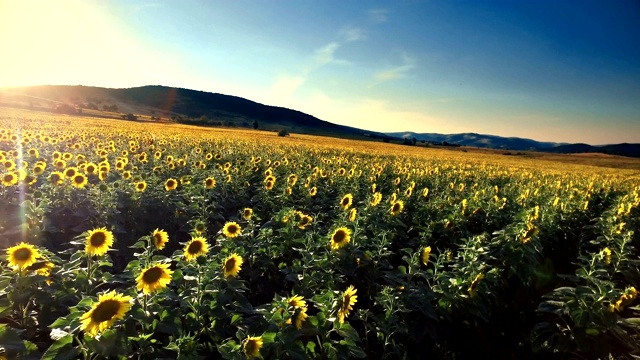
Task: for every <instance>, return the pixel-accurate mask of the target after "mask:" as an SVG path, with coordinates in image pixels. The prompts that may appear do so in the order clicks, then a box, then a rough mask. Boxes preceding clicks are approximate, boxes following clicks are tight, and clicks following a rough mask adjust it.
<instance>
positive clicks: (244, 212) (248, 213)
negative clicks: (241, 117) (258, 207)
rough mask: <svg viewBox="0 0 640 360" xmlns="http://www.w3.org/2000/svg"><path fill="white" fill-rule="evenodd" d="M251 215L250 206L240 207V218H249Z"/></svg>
mask: <svg viewBox="0 0 640 360" xmlns="http://www.w3.org/2000/svg"><path fill="white" fill-rule="evenodd" d="M252 216H253V209H251V208H244V209H242V218H243V219H245V220H250V219H251V217H252Z"/></svg>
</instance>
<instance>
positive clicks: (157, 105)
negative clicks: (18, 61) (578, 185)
mask: <svg viewBox="0 0 640 360" xmlns="http://www.w3.org/2000/svg"><path fill="white" fill-rule="evenodd" d="M0 106H14V107H24V108H30V109H34V110H44V111H61V112H72V113H78V112H82V114H85V115H90V116H100V117H114V118H119V117H123V118H126V114H128V115H131V117H130V118H136V117H140V116H142V117H145V118H146V119H151V120H155V121H176V122H181V123H187V124H193V125H201V126H232V127H248V128H253V127H256V126H257V127H258V128H259V129H264V130H276V131H278V130H287V131H289V132H294V133H302V134H311V135H324V136H335V137H343V138H353V139H377V140H383V141H385V142H393V143H404V144H414V141H413V139H414V138H415V143H418V142H420V143H421V144H422V143H425V144H427V143H429V144H433V145H443V146H473V147H481V148H491V149H504V150H515V151H544V152H555V153H596V152H597V153H605V154H612V155H623V156H633V157H640V144H616V145H604V146H592V145H587V144H567V143H551V142H539V141H535V140H531V139H523V138H517V137H501V136H494V135H482V134H475V133H464V134H451V135H443V134H434V133H422V134H419V133H414V132H391V133H380V132H375V131H368V130H363V129H358V128H354V127H349V126H344V125H338V124H334V123H331V122H328V121H325V120H321V119H318V118H316V117H314V116H312V115H309V114H305V113H303V112H300V111H297V110H292V109H287V108H283V107H277V106H269V105H264V104H260V103H257V102H254V101H251V100H247V99H244V98H241V97H237V96H231V95H224V94H218V93H210V92H204V91H197V90H189V89H182V88H174V87H167V86H159V85H153V86H142V87H134V88H127V89H110V88H101V87H92V86H80V85H78V86H66V85H47V86H29V87H16V88H5V89H0Z"/></svg>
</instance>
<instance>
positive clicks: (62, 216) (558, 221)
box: [0, 109, 640, 359]
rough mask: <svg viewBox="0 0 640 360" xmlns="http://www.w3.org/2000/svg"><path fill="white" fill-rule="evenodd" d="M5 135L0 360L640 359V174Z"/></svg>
mask: <svg viewBox="0 0 640 360" xmlns="http://www.w3.org/2000/svg"><path fill="white" fill-rule="evenodd" d="M0 124H1V127H0V164H1V165H2V166H0V179H1V182H2V183H1V185H0V234H1V235H0V251H1V253H0V267H1V268H0V359H16V358H21V359H30V358H34V359H39V358H43V359H75V358H80V359H97V358H113V359H120V358H123V359H124V358H138V359H160V358H166V359H169V358H171V359H197V358H209V357H216V358H219V357H222V358H226V359H244V358H274V359H304V358H316V359H347V358H364V357H369V358H387V359H396V358H398V359H399V358H407V359H422V358H424V357H425V356H427V355H426V354H428V356H430V357H435V358H451V359H453V358H468V357H471V356H483V355H486V356H491V357H493V358H507V357H508V358H524V359H526V358H545V359H548V358H559V359H560V358H567V357H577V358H606V357H608V356H612V357H616V358H625V357H628V358H631V356H632V355H640V307H638V304H639V303H640V300H639V299H638V294H637V290H636V289H637V288H638V286H640V272H639V269H640V267H639V266H640V261H639V255H640V246H639V245H640V243H639V242H640V235H639V234H640V233H639V232H638V227H639V225H640V175H639V173H638V172H637V171H635V172H634V171H627V170H613V169H605V168H593V167H588V166H572V165H568V164H557V163H552V162H543V161H531V160H527V159H514V158H513V157H505V156H502V157H500V156H496V155H490V154H470V153H463V152H449V151H446V150H437V149H425V148H420V149H416V148H413V147H406V146H405V147H402V146H394V145H389V144H382V143H372V142H357V141H347V140H338V139H331V138H320V137H310V136H303V135H292V136H291V137H287V138H281V137H278V136H277V135H276V134H275V133H269V132H259V131H246V130H233V129H207V128H196V127H189V126H181V125H175V124H153V123H138V122H128V121H118V120H99V119H92V118H83V117H76V116H74V117H71V116H60V115H47V114H43V113H36V112H26V111H18V110H6V109H2V110H0Z"/></svg>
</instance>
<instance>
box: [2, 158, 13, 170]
mask: <svg viewBox="0 0 640 360" xmlns="http://www.w3.org/2000/svg"><path fill="white" fill-rule="evenodd" d="M2 165H3V166H4V169H5V170H6V171H11V170H13V169H15V168H16V163H15V162H13V160H5V161H4V162H3V163H2Z"/></svg>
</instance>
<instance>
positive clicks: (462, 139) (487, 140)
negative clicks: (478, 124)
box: [387, 131, 561, 150]
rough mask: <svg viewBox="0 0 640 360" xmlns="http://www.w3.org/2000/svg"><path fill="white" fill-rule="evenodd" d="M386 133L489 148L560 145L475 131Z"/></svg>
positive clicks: (507, 148) (442, 142) (434, 141)
mask: <svg viewBox="0 0 640 360" xmlns="http://www.w3.org/2000/svg"><path fill="white" fill-rule="evenodd" d="M387 135H390V136H394V137H401V138H409V139H412V138H416V140H417V141H422V140H424V141H427V142H430V143H441V144H444V143H446V144H452V145H460V146H472V147H480V148H489V149H505V150H541V149H549V148H552V147H554V146H558V145H561V144H559V143H551V142H539V141H535V140H531V139H523V138H518V137H501V136H495V135H483V134H476V133H462V134H448V135H445V134H435V133H421V134H419V133H414V132H410V131H405V132H392V133H387Z"/></svg>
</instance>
